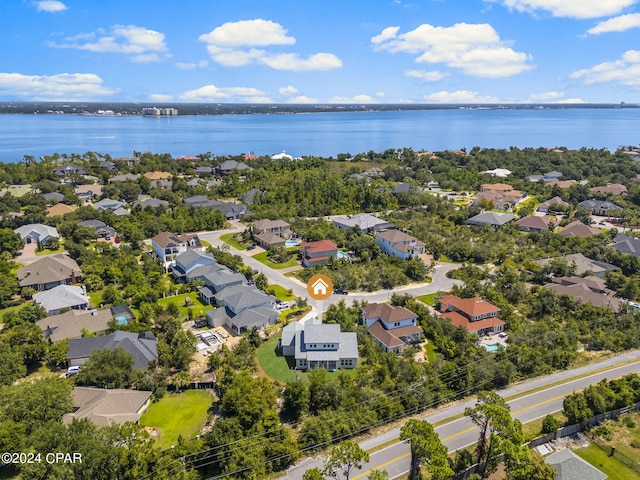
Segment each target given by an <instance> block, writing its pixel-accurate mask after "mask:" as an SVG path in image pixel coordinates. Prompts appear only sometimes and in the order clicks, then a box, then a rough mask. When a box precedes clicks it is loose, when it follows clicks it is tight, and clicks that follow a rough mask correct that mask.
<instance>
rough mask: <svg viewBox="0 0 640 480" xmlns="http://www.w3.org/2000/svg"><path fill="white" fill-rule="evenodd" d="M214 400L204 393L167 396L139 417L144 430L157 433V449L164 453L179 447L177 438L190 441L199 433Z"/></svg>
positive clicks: (187, 392)
mask: <svg viewBox="0 0 640 480" xmlns="http://www.w3.org/2000/svg"><path fill="white" fill-rule="evenodd" d="M212 402H213V398H212V397H211V394H209V393H208V392H206V391H204V390H187V391H186V392H183V393H168V394H167V395H165V396H164V398H163V399H162V400H160V401H159V402H157V403H154V404H152V405H150V406H149V408H148V409H147V411H146V412H144V413H143V414H142V417H140V425H142V426H143V427H155V428H156V429H157V436H156V445H157V446H158V447H159V448H161V449H162V450H165V449H167V448H170V447H171V446H172V445H176V444H177V443H178V436H180V435H182V437H183V438H184V439H190V438H193V437H195V436H196V435H197V434H198V433H200V429H201V428H202V426H203V425H204V422H205V420H206V419H207V411H208V410H209V408H210V407H211V404H212Z"/></svg>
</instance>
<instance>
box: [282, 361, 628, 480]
mask: <svg viewBox="0 0 640 480" xmlns="http://www.w3.org/2000/svg"><path fill="white" fill-rule="evenodd" d="M629 361H633V363H629V364H627V365H620V364H624V363H626V362H629ZM604 368H607V369H608V370H607V371H603V372H598V370H602V369H604ZM589 372H598V373H593V374H591V375H589V376H585V377H583V378H580V379H576V380H568V379H571V378H575V377H577V376H580V375H584V374H587V373H589ZM638 372H640V350H635V351H632V352H628V353H625V354H623V355H619V356H616V357H612V358H609V359H607V360H604V361H601V362H597V363H594V364H591V365H587V366H585V367H580V368H577V369H573V370H569V371H564V372H560V373H557V374H553V375H549V376H546V377H541V378H536V379H533V380H530V381H527V382H523V383H521V384H519V385H515V386H513V387H509V388H507V389H504V390H501V391H500V392H499V393H500V395H502V396H503V397H505V398H509V397H512V396H514V395H517V394H520V393H523V392H527V391H531V390H533V389H536V388H540V387H542V386H544V385H552V384H554V383H557V382H560V381H566V383H563V384H561V385H557V386H552V387H549V388H547V389H544V390H541V391H539V392H536V393H532V394H528V395H524V396H522V397H520V398H517V399H515V400H512V401H510V402H509V405H510V406H511V411H512V413H513V416H514V418H518V419H519V420H520V421H522V422H523V423H526V422H530V421H532V420H535V419H537V418H541V417H544V416H545V415H547V414H549V413H553V412H557V411H560V410H562V400H563V398H564V397H565V396H566V395H568V394H570V393H572V392H575V391H577V390H581V389H583V388H585V387H586V386H588V385H592V384H594V383H597V382H599V381H600V380H602V379H603V378H608V379H612V378H617V377H620V376H623V375H627V374H630V373H638ZM474 404H475V399H472V400H469V401H466V402H461V403H458V404H455V405H452V406H450V407H446V408H441V409H439V410H437V411H436V412H435V413H432V414H429V415H427V416H425V417H424V418H425V419H426V420H427V421H429V422H431V423H437V422H440V421H442V420H445V419H447V418H451V417H455V416H457V415H459V414H461V413H463V412H464V409H465V408H466V407H472V406H474ZM436 431H437V432H438V434H439V435H440V438H441V439H442V441H443V443H444V444H445V445H446V446H447V448H448V449H449V451H450V452H453V451H456V450H458V449H460V448H463V447H466V446H468V445H471V444H473V443H475V442H476V440H477V435H478V432H477V428H476V427H475V426H474V425H473V423H471V421H470V420H469V419H468V418H466V417H465V418H460V419H458V420H454V421H452V422H448V423H446V424H444V425H441V426H440V427H438V428H436ZM399 434H400V430H399V428H395V429H393V430H389V431H387V432H385V433H383V434H381V435H378V436H376V437H373V438H370V439H367V440H364V441H362V442H360V447H361V448H363V449H365V450H371V449H372V448H374V447H376V446H378V445H383V444H387V443H389V442H391V441H393V440H396V439H398V437H399ZM409 456H410V453H409V447H408V445H407V444H404V443H400V442H396V443H393V444H392V445H390V446H387V447H385V448H383V449H381V450H378V451H376V452H374V453H372V454H371V455H370V457H371V460H370V462H369V463H367V464H365V465H364V466H363V468H362V470H361V471H360V472H358V473H357V475H355V476H354V477H352V479H353V480H356V479H358V478H366V477H367V475H368V474H369V473H370V471H371V470H372V469H381V470H387V473H388V474H389V478H392V479H393V478H395V477H397V476H400V475H402V474H405V473H406V472H408V471H409V466H410V465H409V460H410V458H409ZM322 465H323V459H322V458H306V459H304V460H303V461H301V462H298V464H297V465H295V466H294V467H292V468H290V469H289V470H288V471H287V473H286V475H285V476H283V477H282V478H285V479H289V480H299V479H301V478H302V475H303V474H304V472H306V471H307V470H308V469H310V468H313V467H319V468H322Z"/></svg>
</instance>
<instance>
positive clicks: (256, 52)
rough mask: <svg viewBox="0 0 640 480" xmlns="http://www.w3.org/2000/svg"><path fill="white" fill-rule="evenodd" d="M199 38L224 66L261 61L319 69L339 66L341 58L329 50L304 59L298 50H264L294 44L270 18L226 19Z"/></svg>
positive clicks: (295, 68) (276, 66)
mask: <svg viewBox="0 0 640 480" xmlns="http://www.w3.org/2000/svg"><path fill="white" fill-rule="evenodd" d="M198 39H199V40H200V41H201V42H203V43H205V44H206V45H207V52H209V55H210V56H211V58H212V59H213V60H214V61H215V62H217V63H219V64H221V65H224V66H227V67H241V66H244V65H251V64H262V65H266V66H268V67H270V68H273V69H274V70H292V71H321V70H332V69H335V68H340V67H341V66H342V61H341V60H340V59H339V58H338V57H337V56H335V55H334V54H332V53H315V54H312V55H309V56H308V57H306V58H303V57H301V56H300V55H299V54H298V53H274V52H270V51H268V50H266V49H265V47H272V46H279V45H293V44H295V43H296V39H295V38H294V37H291V36H288V35H287V30H286V29H285V28H284V27H283V26H282V25H280V24H279V23H275V22H272V21H271V20H263V19H255V20H241V21H239V22H228V23H225V24H223V25H221V26H219V27H216V28H215V29H213V30H212V31H211V32H209V33H206V34H203V35H200V36H199V37H198ZM257 47H260V48H257Z"/></svg>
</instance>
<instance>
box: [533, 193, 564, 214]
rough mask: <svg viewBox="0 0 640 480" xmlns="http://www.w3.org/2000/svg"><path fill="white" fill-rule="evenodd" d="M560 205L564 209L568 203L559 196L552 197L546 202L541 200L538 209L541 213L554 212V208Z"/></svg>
mask: <svg viewBox="0 0 640 480" xmlns="http://www.w3.org/2000/svg"><path fill="white" fill-rule="evenodd" d="M558 207H560V208H561V209H562V210H566V209H567V208H569V204H568V203H567V202H565V201H564V200H562V199H561V198H560V197H553V198H551V199H549V200H547V201H546V202H542V203H541V204H540V205H538V211H539V212H542V213H547V212H554V211H557V210H556V209H557V208H558Z"/></svg>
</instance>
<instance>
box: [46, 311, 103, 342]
mask: <svg viewBox="0 0 640 480" xmlns="http://www.w3.org/2000/svg"><path fill="white" fill-rule="evenodd" d="M112 318H113V312H112V311H111V309H109V308H107V309H105V310H69V311H68V312H65V313H61V314H59V315H50V316H48V317H46V318H43V319H42V320H38V321H37V322H36V325H38V326H39V327H40V328H41V329H42V335H44V337H45V338H48V339H49V341H51V342H57V341H59V340H64V339H65V338H81V337H82V331H83V329H86V330H87V331H89V332H90V333H93V334H96V335H100V334H103V333H107V332H108V331H109V321H110V320H111V319H112Z"/></svg>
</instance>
